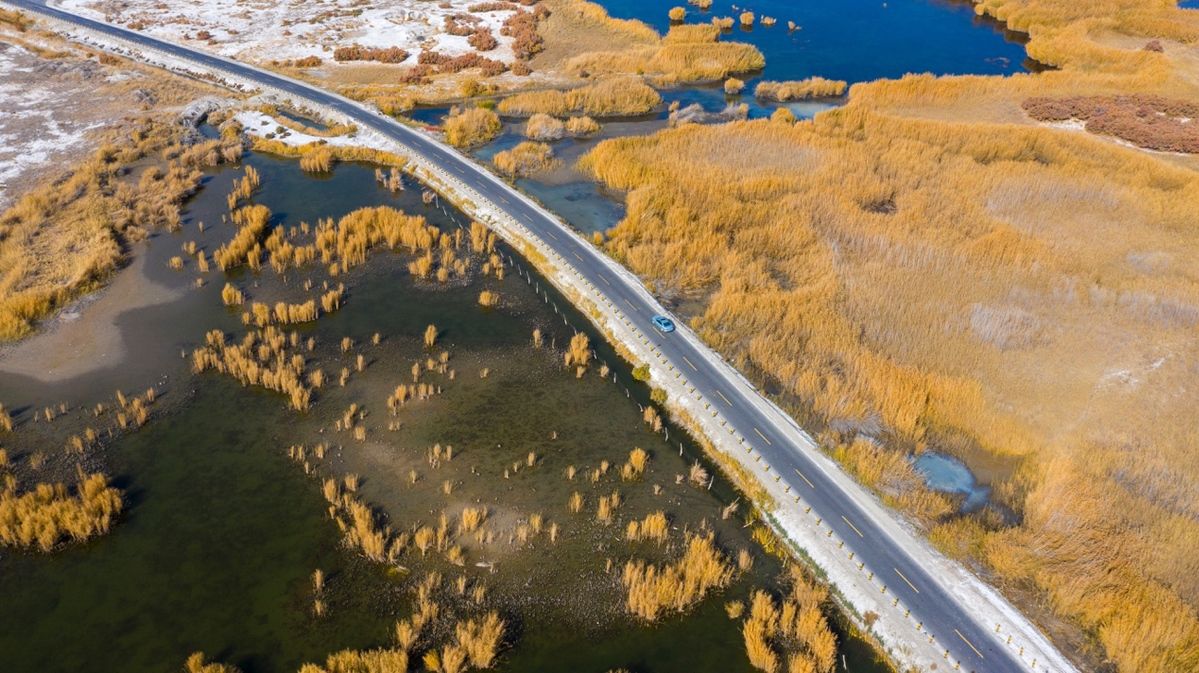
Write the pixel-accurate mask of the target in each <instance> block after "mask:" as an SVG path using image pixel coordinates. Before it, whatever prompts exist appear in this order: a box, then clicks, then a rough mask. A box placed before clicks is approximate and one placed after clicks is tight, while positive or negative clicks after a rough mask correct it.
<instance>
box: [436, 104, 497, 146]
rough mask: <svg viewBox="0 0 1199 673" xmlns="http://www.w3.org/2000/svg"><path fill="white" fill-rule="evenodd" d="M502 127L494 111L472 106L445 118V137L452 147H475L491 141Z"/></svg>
mask: <svg viewBox="0 0 1199 673" xmlns="http://www.w3.org/2000/svg"><path fill="white" fill-rule="evenodd" d="M502 128H503V125H502V124H500V118H499V116H498V115H497V114H496V113H494V112H492V111H491V110H488V109H486V108H481V107H472V108H468V109H466V110H464V111H462V112H460V113H458V114H456V115H452V116H450V117H449V118H448V119H446V121H445V139H446V142H448V143H449V144H451V145H453V146H454V147H475V146H477V145H482V144H484V143H487V142H489V141H491V140H492V139H493V138H495V137H496V136H498V135H499V134H500V130H501V129H502Z"/></svg>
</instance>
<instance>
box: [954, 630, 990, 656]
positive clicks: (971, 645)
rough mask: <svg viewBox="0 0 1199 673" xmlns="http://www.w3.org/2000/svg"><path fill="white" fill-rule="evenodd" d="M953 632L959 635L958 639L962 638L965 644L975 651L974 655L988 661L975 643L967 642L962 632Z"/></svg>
mask: <svg viewBox="0 0 1199 673" xmlns="http://www.w3.org/2000/svg"><path fill="white" fill-rule="evenodd" d="M953 632H954V633H956V634H958V638H961V639H962V642H963V643H966V644H967V645H969V646H970V649H972V650H974V653H975V654H977V655H978V658H979V659H986V657H984V656H983V653H982V652H979V651H978V648H977V647H975V646H974V643H972V642H970V641H969V640H966V636H963V635H962V632H961V631H958V630H957V629H954V630H953Z"/></svg>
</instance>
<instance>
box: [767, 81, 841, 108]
mask: <svg viewBox="0 0 1199 673" xmlns="http://www.w3.org/2000/svg"><path fill="white" fill-rule="evenodd" d="M847 86H848V84H846V83H845V82H844V81H842V80H839V79H825V78H823V77H809V78H807V79H801V80H798V81H793V82H772V81H766V82H759V83H758V85H757V86H756V87H754V97H755V98H762V99H765V100H770V101H774V102H776V103H786V102H787V101H793V100H806V99H809V98H830V97H834V96H840V95H842V94H844V93H845V89H846V87H847Z"/></svg>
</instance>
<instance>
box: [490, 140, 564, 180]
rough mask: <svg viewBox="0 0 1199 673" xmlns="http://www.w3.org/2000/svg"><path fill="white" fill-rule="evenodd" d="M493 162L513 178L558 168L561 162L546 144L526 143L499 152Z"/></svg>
mask: <svg viewBox="0 0 1199 673" xmlns="http://www.w3.org/2000/svg"><path fill="white" fill-rule="evenodd" d="M491 162H492V163H493V164H495V167H496V168H498V169H499V170H501V171H503V172H504V173H506V174H508V175H510V176H512V177H528V176H530V175H536V174H538V173H544V172H546V171H549V170H552V169H554V168H556V167H557V166H558V165H559V164H560V163H561V162H559V161H558V160H557V159H555V158H554V150H553V149H551V148H550V146H549V145H547V144H545V143H537V142H531V141H528V140H526V141H524V142H522V143H520V144H518V145H517V146H516V147H513V148H512V149H510V150H504V151H502V152H497V153H496V155H495V156H494V157H492V159H491Z"/></svg>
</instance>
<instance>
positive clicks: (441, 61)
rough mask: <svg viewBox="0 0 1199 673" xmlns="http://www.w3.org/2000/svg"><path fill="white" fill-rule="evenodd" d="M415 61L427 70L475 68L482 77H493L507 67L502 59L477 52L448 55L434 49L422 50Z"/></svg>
mask: <svg viewBox="0 0 1199 673" xmlns="http://www.w3.org/2000/svg"><path fill="white" fill-rule="evenodd" d="M417 63H418V64H419V65H421V66H425V67H427V68H430V69H431V70H430V71H429V72H438V73H443V74H444V73H455V72H462V71H463V70H471V69H474V68H477V69H478V70H479V74H480V75H482V76H483V77H494V76H496V75H499V74H502V73H503V72H504V71H505V70H507V69H508V66H506V65H504V62H503V61H497V60H495V59H492V58H487V57H486V56H480V55H479V54H478V53H475V52H471V53H469V54H461V55H458V56H450V55H448V54H442V53H440V52H436V51H422V52H421V53H420V56H419V57H417Z"/></svg>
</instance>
